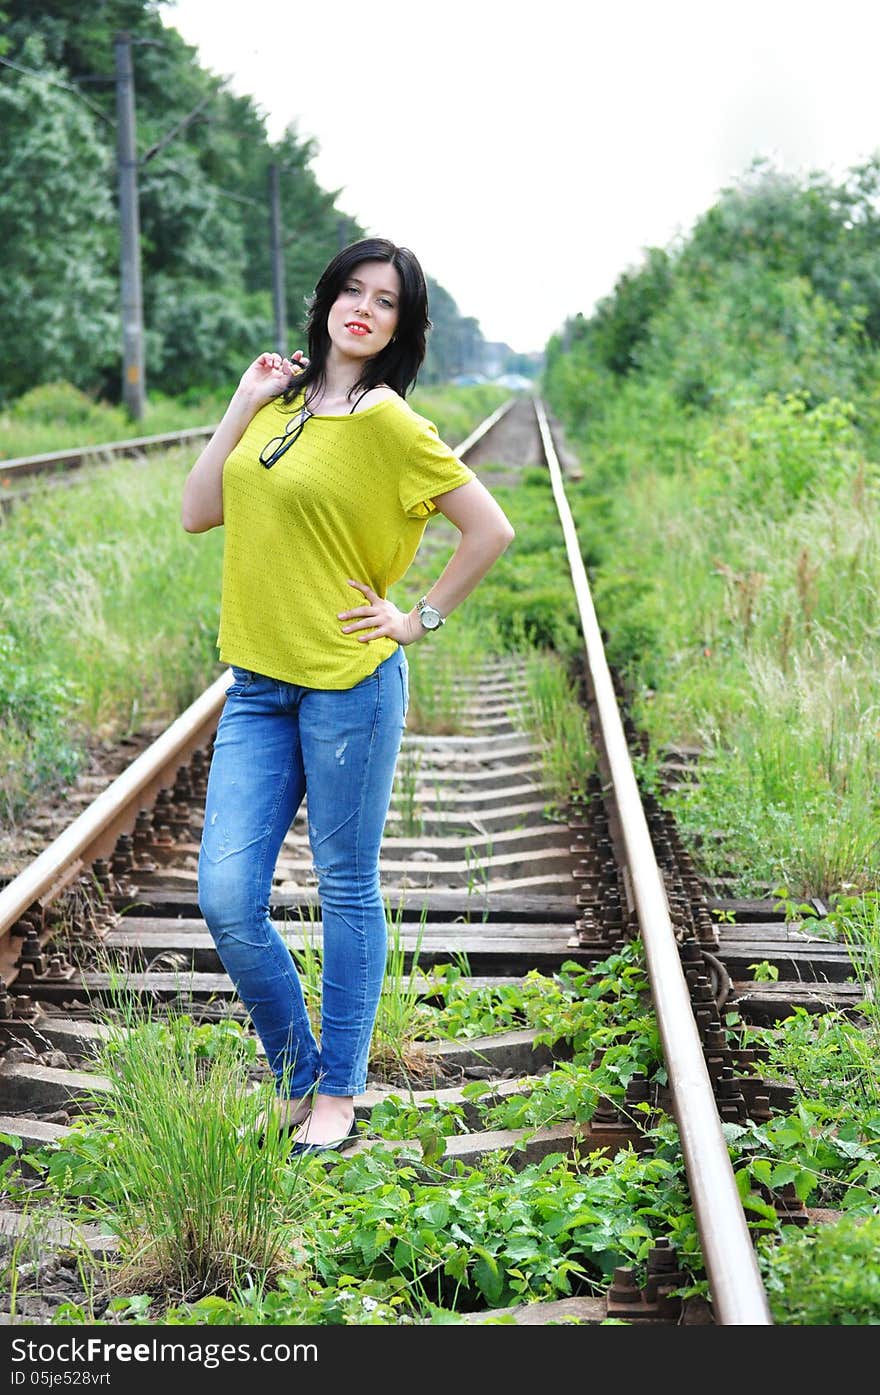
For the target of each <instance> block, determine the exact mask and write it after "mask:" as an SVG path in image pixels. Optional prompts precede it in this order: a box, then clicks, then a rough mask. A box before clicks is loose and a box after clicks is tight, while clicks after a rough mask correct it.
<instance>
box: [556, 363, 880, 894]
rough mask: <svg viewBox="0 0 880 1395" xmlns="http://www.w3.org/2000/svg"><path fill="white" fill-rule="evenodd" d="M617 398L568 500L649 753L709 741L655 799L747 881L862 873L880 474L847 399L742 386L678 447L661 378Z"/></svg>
mask: <svg viewBox="0 0 880 1395" xmlns="http://www.w3.org/2000/svg"><path fill="white" fill-rule="evenodd" d="M652 393H654V395H653V396H652ZM624 396H626V399H627V405H628V408H629V412H628V415H627V417H626V419H625V420H624V419H622V418H621V417H619V415H617V414H616V410H610V413H609V415H608V417H607V419H606V420H605V422H604V425H603V424H600V425H599V426H597V427H595V428H594V430H593V440H592V445H591V453H592V455H593V456H594V460H592V461H590V462H589V468H588V470H587V472H586V473H587V478H588V479H589V480H591V481H592V483H591V484H588V485H585V487H584V488H583V489H582V490H581V491H580V495H579V497H576V498H575V502H574V509H575V513H576V516H577V520H578V525H579V531H580V533H581V536H582V545H583V547H584V550H585V553H586V555H587V556H588V558H589V559H590V560H591V563H592V568H593V586H594V595H595V598H596V608H597V611H598V613H599V616H600V619H601V622H602V625H603V628H604V629H605V631H606V632H607V635H608V652H609V658H610V660H611V661H612V663H614V664H615V665H616V666H617V667H618V668H619V669H620V670H622V672H623V673H624V674H625V676H626V678H627V681H628V684H629V687H630V693H631V705H632V709H633V715H634V717H635V719H636V721H637V723H638V724H639V725H640V726H641V727H642V728H643V729H644V730H646V731H647V733H648V735H649V737H650V740H651V745H652V749H653V752H654V753H655V754H656V755H657V756H658V757H659V755H660V753H661V751H662V749H663V748H665V747H667V746H674V745H676V744H680V743H686V744H696V745H697V746H699V747H702V749H703V751H704V757H703V759H702V761H701V762H700V765H699V767H698V771H697V774H698V780H697V782H696V783H695V784H688V785H682V786H679V787H678V788H677V789H676V790H675V791H673V792H671V793H669V794H668V795H665V796H664V798H665V800H666V802H667V803H668V805H669V806H670V807H671V808H672V809H673V811H674V813H675V814H676V816H677V817H678V818H679V820H680V822H681V825H682V828H683V830H684V832H685V834H686V836H688V838H689V839H690V840H691V841H692V843H693V845H694V847H695V850H696V853H697V856H698V858H699V859H700V860H701V862H702V865H703V868H704V870H705V871H706V873H707V874H708V875H711V876H712V877H716V878H717V877H721V876H725V877H729V878H731V879H732V883H733V889H735V890H737V891H739V892H742V893H745V894H748V893H759V894H760V893H761V892H764V891H766V890H767V888H768V886H772V885H775V884H778V883H779V882H784V883H785V884H786V885H788V886H789V887H790V888H791V889H792V891H793V893H794V894H796V895H798V896H800V897H805V896H809V895H820V896H823V897H825V898H828V897H833V896H835V895H840V894H846V893H848V892H850V891H854V890H859V889H864V888H865V887H867V886H868V885H869V884H870V880H871V877H872V875H873V869H874V868H875V867H876V855H877V849H878V845H880V808H878V805H877V801H876V798H875V795H874V793H873V792H874V791H875V790H876V788H877V782H878V777H880V726H878V721H877V716H878V713H880V625H878V620H880V601H878V596H880V547H878V541H877V532H876V527H875V524H874V514H875V508H876V501H877V499H878V494H880V486H878V470H877V466H876V465H875V464H873V463H872V462H870V461H868V460H866V459H865V458H864V456H863V454H862V453H861V451H860V448H859V439H858V436H857V434H856V432H855V430H854V427H853V425H852V419H851V418H852V414H851V412H850V411H849V410H848V409H847V408H846V407H845V406H844V405H842V404H840V403H835V402H830V403H825V404H820V406H818V407H816V408H815V409H814V410H812V411H807V410H806V409H805V406H804V403H803V400H802V399H801V398H797V397H795V398H791V399H787V400H785V401H780V400H779V399H773V398H771V399H768V400H767V401H766V402H763V403H758V404H755V403H751V404H750V403H748V402H745V403H741V404H740V405H738V406H735V407H731V408H730V409H729V410H728V411H727V413H726V414H721V415H718V416H716V417H713V418H699V419H696V420H693V419H692V420H691V421H690V423H689V425H688V427H687V431H688V433H689V450H688V453H687V454H683V453H682V448H681V441H680V438H679V437H677V436H676V433H675V432H674V431H673V430H672V427H671V425H669V426H668V429H667V430H666V432H665V433H664V429H663V422H664V421H666V418H665V417H664V415H663V410H664V409H663V407H662V402H658V399H657V397H656V393H655V392H654V390H653V389H650V385H646V387H645V389H644V393H642V394H641V395H640V393H639V389H638V387H637V386H632V385H630V387H629V388H628V389H627V390H626V393H625V394H624V393H623V392H622V393H621V400H622V399H623V397H624ZM642 398H643V399H644V402H645V404H646V413H645V415H646V418H647V420H646V421H644V422H643V421H641V419H640V414H639V412H638V411H637V410H636V407H637V404H638V402H639V401H640V400H642ZM618 406H620V403H618ZM666 410H667V411H668V410H670V409H669V408H668V405H667V408H666ZM615 472H616V477H615ZM597 478H598V479H600V480H602V481H603V482H605V483H606V484H607V486H608V493H607V494H605V495H603V496H602V498H601V499H600V500H599V501H598V503H597V501H596V498H595V494H594V493H591V492H590V491H591V490H594V489H595V481H596V479H597ZM707 831H711V832H712V833H713V834H715V835H717V836H714V837H710V838H706V836H705V835H706V833H707Z"/></svg>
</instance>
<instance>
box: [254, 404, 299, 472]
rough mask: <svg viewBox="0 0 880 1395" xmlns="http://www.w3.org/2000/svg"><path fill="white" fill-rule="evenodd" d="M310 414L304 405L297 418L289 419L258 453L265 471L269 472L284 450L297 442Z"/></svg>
mask: <svg viewBox="0 0 880 1395" xmlns="http://www.w3.org/2000/svg"><path fill="white" fill-rule="evenodd" d="M311 415H312V413H311V412H310V411H309V409H308V407H307V406H306V404H305V403H303V409H302V411H301V412H300V414H299V417H291V418H290V421H289V422H288V423H287V425H286V426H285V428H284V431H283V432H282V434H281V435H280V436H273V437H272V439H271V441H267V442H266V444H265V445H264V446H263V449H262V450H261V451H260V464H261V465H263V466H265V468H266V469H267V470H271V469H272V466H273V465H274V464H275V462H276V461H278V460H280V459H281V457H282V455H283V454H284V452H285V451H286V450H290V447H291V446H292V445H293V444H294V442H295V441H298V440H299V438H300V435H301V434H302V429H303V427H304V426H305V424H306V422H307V421H308V419H309V417H310V416H311Z"/></svg>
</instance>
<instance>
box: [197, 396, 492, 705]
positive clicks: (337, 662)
mask: <svg viewBox="0 0 880 1395" xmlns="http://www.w3.org/2000/svg"><path fill="white" fill-rule="evenodd" d="M300 405H301V404H300ZM292 412H293V413H297V412H298V404H297V402H294V403H292V404H291V405H290V406H285V405H284V404H283V403H282V402H281V401H280V399H275V400H274V401H272V402H270V403H268V405H267V406H265V407H263V408H261V409H260V411H259V412H257V413H256V415H255V416H254V417H253V419H252V421H251V422H250V424H249V425H248V427H247V429H246V431H245V433H244V435H243V436H242V438H241V440H240V441H239V443H238V445H237V446H236V447H235V449H234V450H233V451H231V452H230V454H229V456H228V458H227V460H226V463H225V465H224V468H223V521H224V529H225V539H224V546H223V590H222V599H221V606H220V634H219V639H218V645H219V649H220V659H221V661H222V662H223V663H227V664H235V665H237V666H238V667H240V668H247V669H251V670H253V671H255V672H257V673H263V674H266V675H268V676H269V677H270V678H279V679H282V680H283V681H285V682H287V683H297V684H301V685H302V686H304V687H308V688H350V687H353V686H354V684H355V683H359V682H360V681H361V679H362V678H366V677H367V676H368V675H369V674H370V673H372V672H373V670H374V669H375V668H376V667H377V665H378V664H380V663H381V662H382V660H383V659H387V658H388V656H389V655H390V654H392V653H393V652H394V650H395V649H396V648H397V644H396V641H394V640H393V639H387V638H384V637H383V638H382V639H377V640H374V641H373V642H371V643H370V644H363V643H361V642H360V641H359V640H358V639H357V633H353V634H347V635H346V634H343V633H342V623H343V622H342V621H340V620H338V619H337V612H338V611H341V610H350V609H351V608H352V607H354V606H357V605H363V604H364V603H365V597H364V596H363V595H362V594H361V592H360V591H357V590H355V589H354V587H351V586H349V585H348V584H347V579H348V578H349V577H351V578H353V579H355V580H357V581H363V582H366V583H367V585H369V586H371V587H372V588H373V590H374V591H376V593H377V594H378V595H380V596H385V595H386V594H387V591H388V588H389V586H391V585H392V584H393V583H394V582H395V581H399V580H400V578H401V577H402V576H403V575H404V573H405V572H406V571H407V569H408V568H409V566H410V564H411V563H412V560H413V558H414V557H415V554H416V550H417V548H418V545H419V542H420V541H421V538H422V534H423V532H424V530H425V525H426V523H427V521H428V519H429V518H430V516H431V514H432V513H434V512H435V505H434V504H433V503H432V499H433V498H434V497H435V496H436V495H438V494H445V493H446V492H447V491H448V490H450V489H456V488H457V487H458V486H459V485H462V484H466V483H467V482H468V480H472V479H474V478H475V476H474V472H473V471H472V470H470V469H469V468H468V466H467V465H465V464H463V463H462V461H460V460H459V459H458V457H457V456H456V455H455V454H454V453H453V452H452V450H450V448H449V447H448V446H447V445H445V444H444V443H443V442H442V441H441V440H440V438H439V436H438V433H437V428H436V427H435V426H434V424H433V422H430V421H428V420H427V419H426V418H425V417H421V416H419V415H418V414H417V413H416V412H414V411H413V410H412V408H411V407H410V406H409V405H408V404H407V403H406V402H405V401H404V399H403V398H401V397H395V398H386V399H385V400H383V401H381V402H377V403H375V404H374V405H373V406H372V407H365V408H363V409H362V410H361V411H359V412H354V413H352V414H350V415H346V416H322V415H321V414H320V413H318V414H316V415H315V416H311V417H308V418H307V419H306V422H305V425H304V427H303V430H302V432H301V434H300V436H299V438H298V439H297V440H296V441H295V443H294V444H293V445H291V446H290V448H289V449H288V450H286V451H285V452H284V454H283V455H282V456H281V457H280V458H279V459H278V460H277V461H276V463H275V464H274V465H273V466H272V468H271V469H269V470H267V469H265V467H264V466H263V465H261V464H260V460H259V455H260V451H261V450H262V449H263V447H264V446H265V445H266V444H267V442H268V441H269V440H270V439H271V438H272V437H274V436H280V435H281V434H282V432H283V431H284V428H285V426H286V425H287V424H288V422H289V421H290V417H291V413H292ZM360 633H361V634H362V633H363V631H360Z"/></svg>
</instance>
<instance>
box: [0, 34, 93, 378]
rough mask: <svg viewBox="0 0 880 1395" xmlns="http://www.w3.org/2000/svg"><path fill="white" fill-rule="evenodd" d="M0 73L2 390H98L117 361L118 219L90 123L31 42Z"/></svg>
mask: <svg viewBox="0 0 880 1395" xmlns="http://www.w3.org/2000/svg"><path fill="white" fill-rule="evenodd" d="M23 57H24V58H26V59H27V60H29V61H28V62H27V63H25V64H24V65H23V66H28V67H33V68H35V69H36V68H37V67H39V68H40V69H41V71H42V73H43V76H41V77H32V76H29V75H28V74H25V73H18V72H15V71H12V70H9V69H3V70H2V77H0V128H2V130H3V133H4V141H3V147H2V149H3V153H2V156H0V245H2V247H3V276H2V277H0V398H2V399H6V400H8V399H9V398H10V397H13V396H16V395H17V394H19V393H21V392H24V391H25V390H26V389H28V388H30V387H33V386H34V385H35V384H36V383H38V382H45V381H53V380H59V379H63V378H64V379H67V380H68V381H69V382H72V383H75V384H76V385H77V386H79V387H95V386H96V385H97V384H98V383H99V382H100V381H101V377H102V374H103V373H104V372H106V371H107V369H108V367H109V365H110V364H111V363H112V362H113V361H114V360H118V357H119V311H118V289H117V281H116V278H115V276H114V275H113V274H112V272H111V268H112V267H113V265H114V263H115V260H116V258H117V251H116V230H115V229H116V215H115V210H114V208H113V204H112V200H111V196H110V169H109V164H110V157H109V151H108V147H107V141H106V137H105V136H104V133H103V132H99V131H98V122H97V119H96V118H95V117H94V116H93V115H92V114H91V113H90V112H89V110H88V108H87V107H86V106H84V105H83V104H82V103H81V102H80V101H79V100H78V99H77V97H76V96H75V95H73V94H72V93H70V92H68V91H66V90H65V89H64V88H63V87H61V86H57V85H55V84H57V83H62V82H64V80H65V75H64V73H63V72H60V71H59V70H57V69H53V68H49V67H46V66H45V62H44V55H43V52H42V45H41V44H40V43H39V41H37V40H32V41H31V43H30V44H28V45H27V47H26V49H25V52H24V54H23Z"/></svg>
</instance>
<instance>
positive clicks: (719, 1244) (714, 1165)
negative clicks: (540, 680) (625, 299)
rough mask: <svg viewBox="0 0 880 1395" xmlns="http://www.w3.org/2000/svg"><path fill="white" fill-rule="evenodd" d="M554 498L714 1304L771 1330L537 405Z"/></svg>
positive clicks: (721, 1312)
mask: <svg viewBox="0 0 880 1395" xmlns="http://www.w3.org/2000/svg"><path fill="white" fill-rule="evenodd" d="M533 402H534V408H535V413H536V416H537V418H538V428H539V431H540V434H541V441H542V444H543V447H544V452H545V455H546V459H547V468H548V470H549V473H550V480H551V484H552V486H553V495H554V498H555V500H556V507H557V509H558V512H559V518H560V521H561V524H562V531H563V534H564V536H565V547H566V552H567V554H568V563H569V568H570V571H571V577H572V582H573V585H574V590H575V595H576V598H577V604H578V609H579V611H580V622H581V629H582V631H583V637H584V644H585V647H586V659H587V666H588V670H589V675H590V681H591V684H592V696H593V698H594V701H595V705H596V711H597V720H598V722H599V727H600V732H601V739H602V741H603V743H604V747H605V754H606V756H607V761H608V766H609V769H610V772H611V778H612V781H613V787H614V788H613V792H614V799H615V803H616V807H617V813H618V817H619V821H620V832H621V836H622V840H623V844H624V848H625V855H626V861H627V864H628V871H629V876H630V880H631V883H632V890H633V898H634V901H635V907H636V913H637V916H638V921H639V927H640V930H641V934H642V939H643V942H644V947H645V955H646V959H647V964H648V973H649V977H650V982H651V991H652V995H653V999H654V1006H655V1009H656V1012H657V1021H658V1026H659V1030H660V1037H661V1041H662V1043H663V1053H664V1057H665V1060H666V1069H667V1071H668V1074H669V1085H670V1089H671V1092H672V1101H673V1113H674V1116H675V1119H676V1123H677V1125H678V1131H679V1135H680V1138H681V1146H682V1152H683V1155H684V1162H685V1170H686V1173H687V1177H688V1183H689V1188H690V1195H691V1200H692V1203H693V1207H694V1214H695V1216H696V1221H697V1229H698V1231H699V1235H700V1244H701V1247H702V1252H703V1260H704V1262H705V1265H706V1271H707V1274H708V1276H709V1288H710V1293H711V1298H712V1304H713V1308H714V1310H715V1312H716V1313H717V1315H718V1319H719V1321H720V1322H721V1323H722V1324H725V1325H733V1324H752V1325H772V1322H773V1319H772V1316H771V1314H770V1308H769V1304H768V1301H767V1295H766V1292H765V1290H764V1286H763V1283H762V1281H761V1276H760V1272H759V1269H758V1264H757V1260H756V1257H755V1251H754V1247H753V1244H752V1240H751V1236H750V1233H749V1229H748V1225H747V1223H746V1218H745V1213H744V1211H743V1208H742V1203H741V1201H740V1198H739V1193H738V1191H737V1187H736V1179H735V1178H734V1175H733V1167H732V1165H731V1162H730V1155H729V1153H728V1150H727V1145H726V1143H725V1140H724V1134H723V1131H722V1128H721V1121H720V1119H719V1117H718V1110H717V1107H716V1104H715V1098H714V1095H713V1092H712V1083H711V1080H710V1078H709V1073H708V1070H707V1069H706V1061H705V1057H704V1054H703V1047H702V1042H701V1041H700V1036H699V1032H698V1029H697V1025H696V1022H695V1020H694V1014H693V1008H692V1005H691V1001H690V994H689V992H688V986H687V981H686V979H685V976H684V971H683V969H682V965H681V958H680V955H679V952H678V945H677V942H676V939H675V932H674V930H673V926H672V920H671V918H670V914H669V903H668V901H667V898H666V890H665V887H664V884H663V878H662V875H661V872H660V869H659V867H658V865H657V859H656V857H655V854H654V848H653V845H652V843H651V836H650V833H649V831H648V824H647V820H646V818H645V813H644V809H643V808H642V801H641V797H640V795H639V790H638V785H637V783H636V777H635V772H634V770H633V766H632V761H631V759H630V754H629V748H628V746H627V741H626V735H625V733H624V728H623V722H622V720H621V716H620V710H619V708H618V704H617V697H616V695H615V692H614V686H613V683H612V679H611V673H610V670H609V668H608V663H607V660H606V658H605V650H604V645H603V643H602V635H601V631H600V629H599V623H598V620H597V618H596V611H595V608H594V606H593V599H592V595H591V593H590V587H589V583H588V580H587V573H586V569H585V567H584V563H583V558H582V557H581V551H580V545H579V543H578V538H577V531H576V529H575V525H574V519H573V517H572V514H571V509H570V508H569V504H568V500H567V499H566V497H565V489H564V486H563V482H562V472H561V469H560V465H559V460H558V458H557V455H556V450H555V448H554V445H553V440H552V437H551V434H550V428H549V424H548V422H547V416H546V412H545V411H544V407H543V404H542V403H541V401H540V400H539V399H538V398H533Z"/></svg>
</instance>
